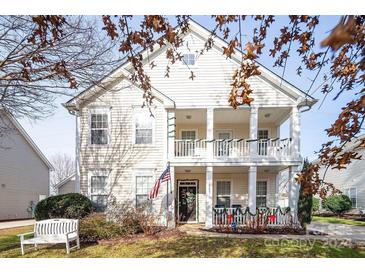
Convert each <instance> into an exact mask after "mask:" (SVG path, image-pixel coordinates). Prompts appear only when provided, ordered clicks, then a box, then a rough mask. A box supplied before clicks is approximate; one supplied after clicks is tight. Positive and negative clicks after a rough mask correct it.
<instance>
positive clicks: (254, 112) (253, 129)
mask: <svg viewBox="0 0 365 274" xmlns="http://www.w3.org/2000/svg"><path fill="white" fill-rule="evenodd" d="M258 113H259V112H258V107H256V106H251V111H250V139H253V140H256V139H257V129H258ZM257 144H258V142H257V141H256V142H250V155H251V156H257Z"/></svg>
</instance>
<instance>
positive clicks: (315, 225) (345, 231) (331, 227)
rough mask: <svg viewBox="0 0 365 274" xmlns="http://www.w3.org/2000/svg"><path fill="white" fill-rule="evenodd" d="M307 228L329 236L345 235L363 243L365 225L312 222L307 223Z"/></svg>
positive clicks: (364, 239) (364, 240)
mask: <svg viewBox="0 0 365 274" xmlns="http://www.w3.org/2000/svg"><path fill="white" fill-rule="evenodd" d="M308 230H309V231H318V232H321V233H326V234H328V236H331V237H336V238H337V237H346V238H350V239H351V240H353V241H356V242H358V241H361V242H364V243H365V226H355V225H343V224H331V223H325V222H312V223H311V224H310V225H308Z"/></svg>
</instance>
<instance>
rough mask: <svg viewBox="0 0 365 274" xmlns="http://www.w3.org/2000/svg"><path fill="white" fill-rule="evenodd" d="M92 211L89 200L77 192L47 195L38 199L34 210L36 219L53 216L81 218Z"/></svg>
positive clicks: (51, 217)
mask: <svg viewBox="0 0 365 274" xmlns="http://www.w3.org/2000/svg"><path fill="white" fill-rule="evenodd" d="M91 211H92V204H91V201H90V200H89V199H88V198H87V197H85V196H83V195H81V194H78V193H69V194H63V195H57V196H51V197H48V198H46V199H44V200H42V201H40V202H39V203H38V204H37V206H36V208H35V211H34V215H35V218H36V220H37V221H39V220H44V219H53V218H70V219H81V218H83V217H85V216H87V215H88V214H90V213H91Z"/></svg>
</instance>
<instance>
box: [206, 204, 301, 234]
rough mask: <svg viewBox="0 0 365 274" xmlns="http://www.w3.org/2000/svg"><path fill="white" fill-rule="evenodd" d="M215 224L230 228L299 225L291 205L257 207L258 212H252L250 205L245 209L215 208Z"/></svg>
mask: <svg viewBox="0 0 365 274" xmlns="http://www.w3.org/2000/svg"><path fill="white" fill-rule="evenodd" d="M213 224H214V225H215V226H219V227H226V228H230V229H238V228H240V227H246V228H247V227H248V228H252V229H264V228H266V227H268V226H270V227H284V226H287V227H296V226H298V222H297V220H296V218H295V214H294V215H293V214H292V212H291V210H290V208H289V207H287V208H281V207H277V208H269V207H266V208H257V209H256V213H251V212H250V208H249V207H246V208H245V209H244V210H243V209H242V208H213Z"/></svg>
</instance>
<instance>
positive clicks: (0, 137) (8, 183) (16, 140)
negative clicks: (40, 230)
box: [0, 110, 52, 220]
mask: <svg viewBox="0 0 365 274" xmlns="http://www.w3.org/2000/svg"><path fill="white" fill-rule="evenodd" d="M51 170H52V165H51V163H50V162H49V161H48V160H47V158H46V157H45V156H44V155H43V153H42V152H41V151H40V149H39V148H38V147H37V146H36V144H35V143H34V142H33V141H32V139H31V138H30V137H29V135H28V134H27V133H26V132H25V130H24V129H23V128H22V126H21V125H20V124H19V123H18V122H17V120H16V119H15V118H14V117H13V116H11V115H10V114H7V113H5V111H3V110H0V220H9V219H25V218H31V217H32V214H33V209H34V207H35V205H36V204H37V202H38V201H40V200H42V199H44V198H46V197H47V196H48V195H49V183H50V171H51Z"/></svg>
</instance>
